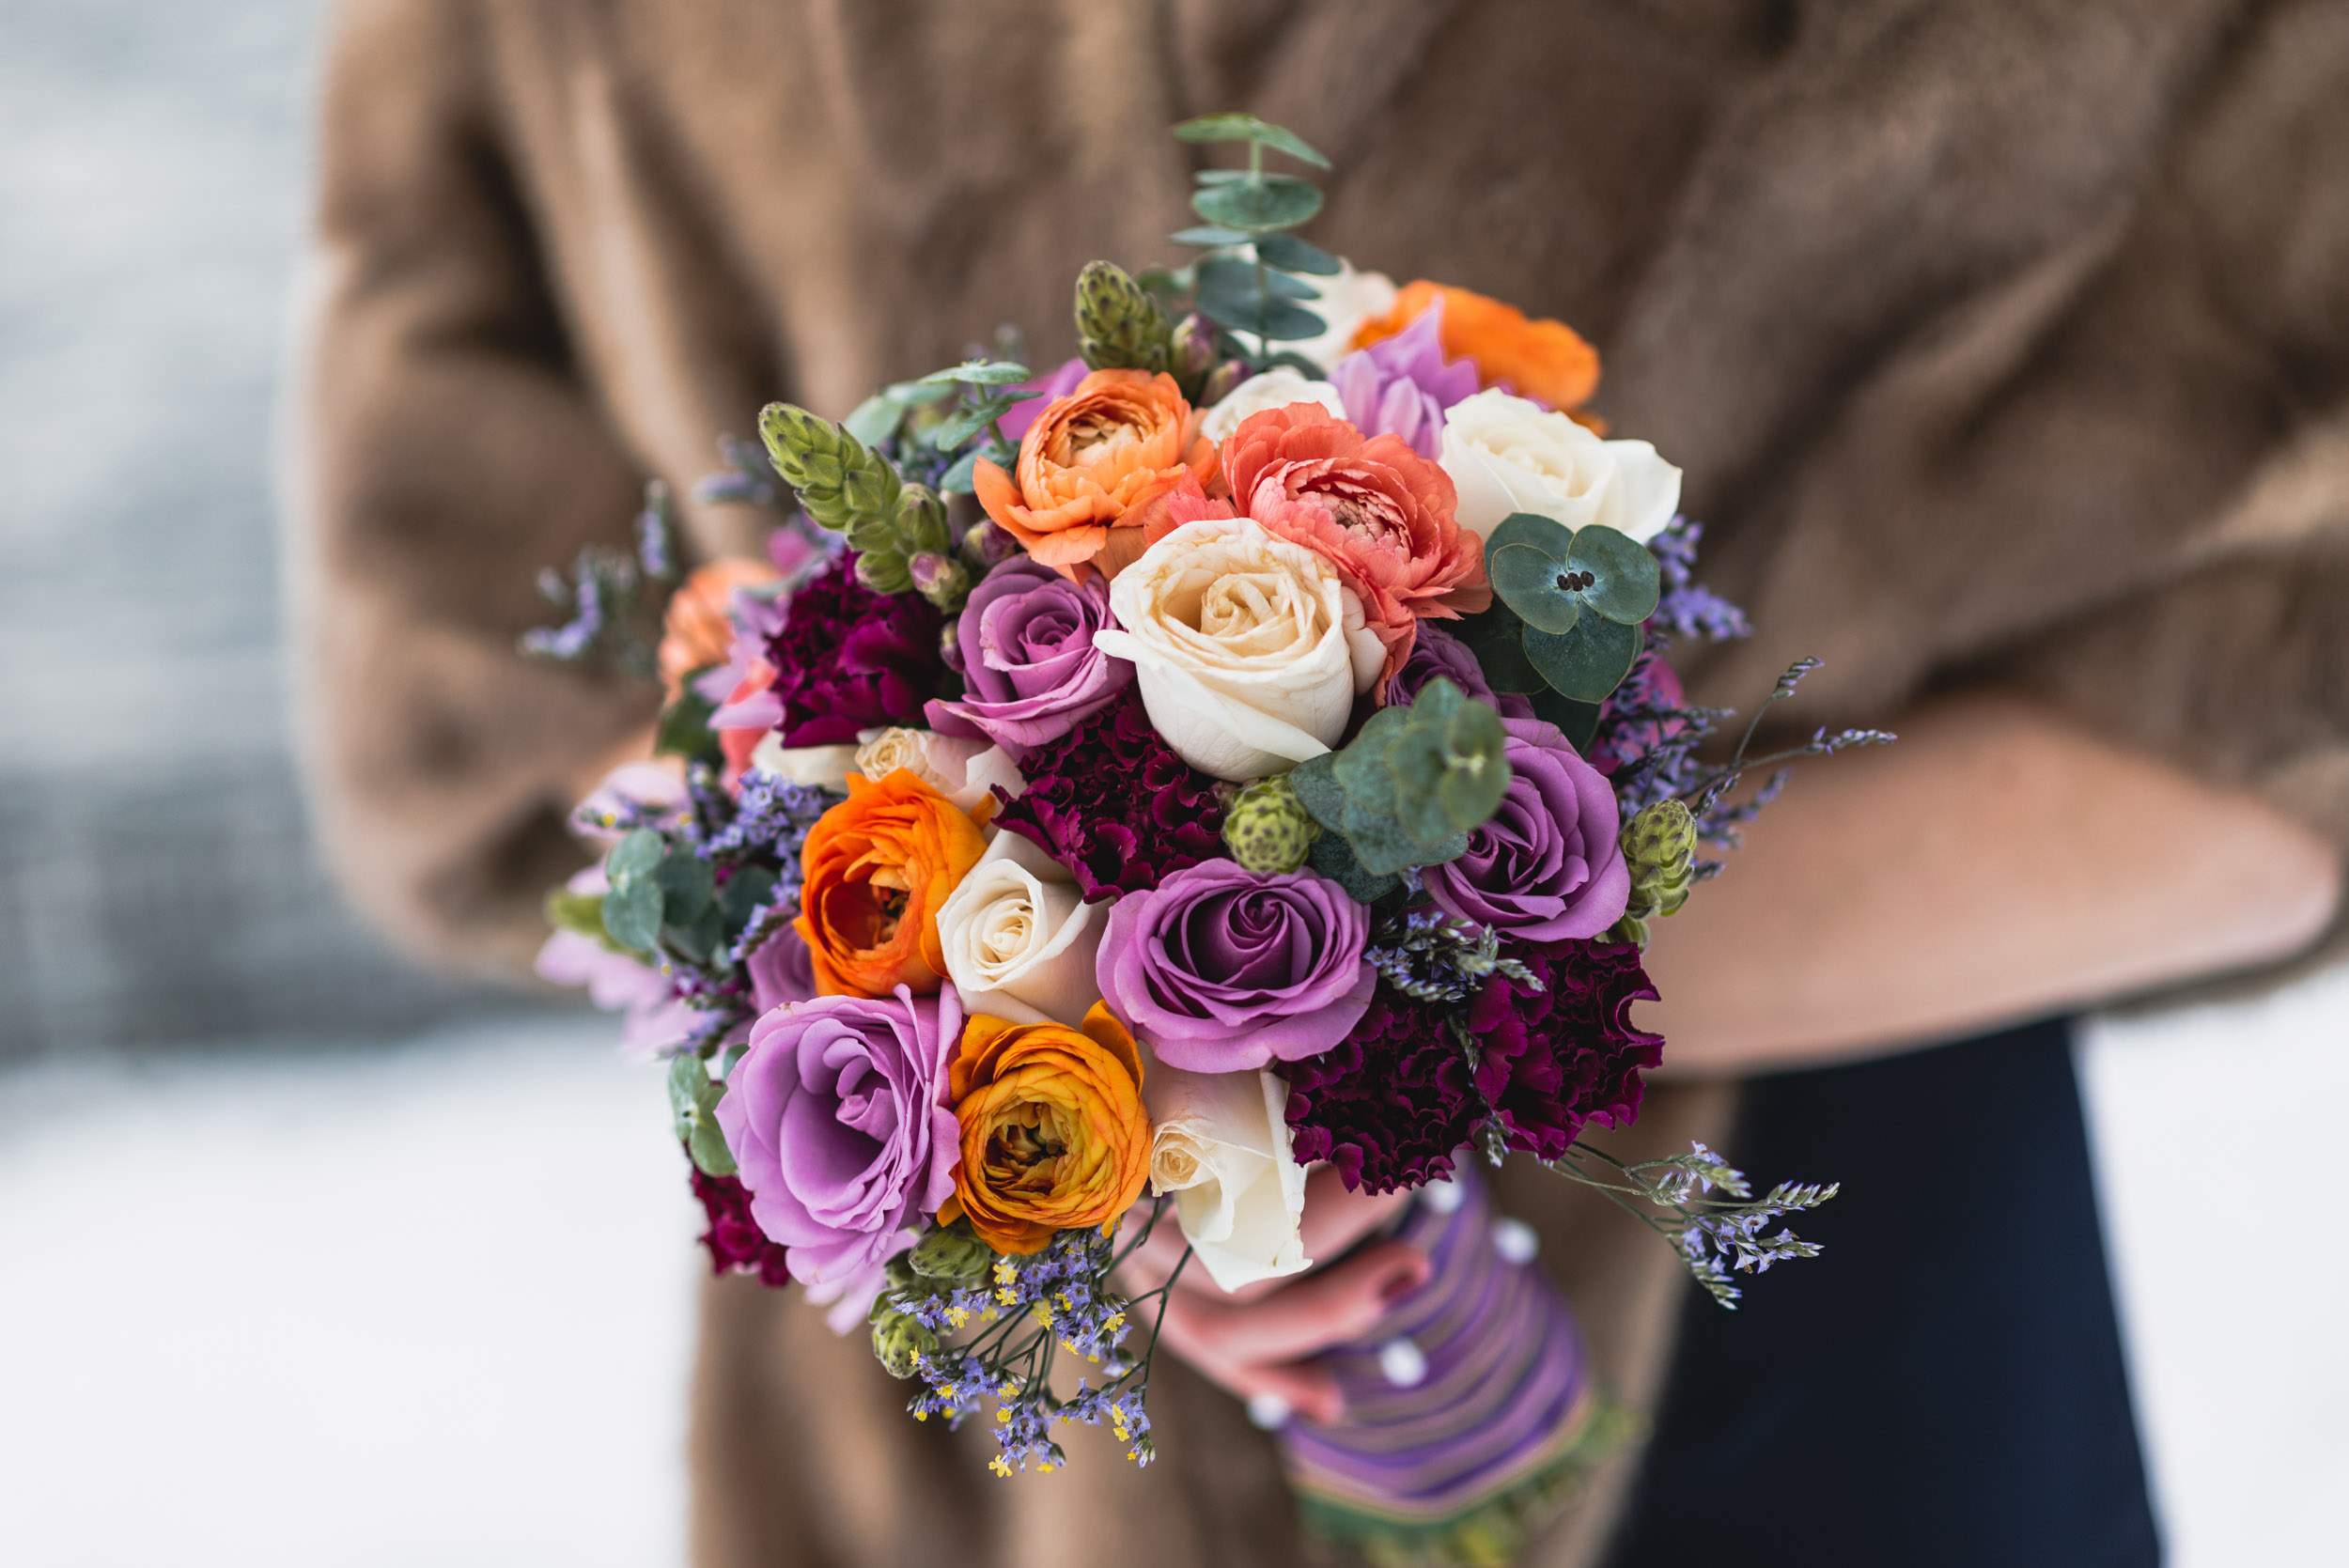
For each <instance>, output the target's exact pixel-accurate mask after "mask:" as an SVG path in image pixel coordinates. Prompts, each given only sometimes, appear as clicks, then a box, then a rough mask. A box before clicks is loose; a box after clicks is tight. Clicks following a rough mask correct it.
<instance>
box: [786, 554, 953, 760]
mask: <svg viewBox="0 0 2349 1568" xmlns="http://www.w3.org/2000/svg"><path fill="white" fill-rule="evenodd" d="M944 624H945V623H944V622H943V621H942V620H941V618H940V616H939V613H938V611H937V609H936V607H934V606H933V605H931V603H930V602H929V601H928V600H927V599H926V598H922V597H921V596H920V595H918V594H877V593H875V592H873V590H872V589H870V588H867V587H866V586H865V585H864V584H863V583H862V582H858V581H857V579H856V552H855V551H847V552H845V553H843V554H841V555H840V556H838V557H836V558H835V559H834V560H833V561H832V563H831V564H830V565H829V566H826V567H822V568H821V569H820V570H818V571H817V573H816V574H815V575H814V576H812V577H810V578H809V579H808V580H807V581H806V582H802V583H801V584H800V586H799V588H798V589H797V590H796V591H794V592H793V593H792V595H791V598H790V603H789V606H788V609H787V612H786V615H785V617H784V623H783V629H782V630H781V631H778V632H776V633H775V635H774V637H773V638H772V640H770V642H769V643H768V644H767V659H768V661H769V662H770V663H771V664H772V665H774V667H775V679H774V684H773V686H772V687H771V688H770V690H771V691H773V692H774V693H775V695H776V696H777V697H779V698H781V699H782V700H783V723H782V724H781V726H780V728H781V730H782V732H783V743H784V744H785V745H786V746H838V745H846V744H849V743H852V742H853V741H854V740H855V739H856V737H857V735H858V732H859V731H862V730H868V729H877V728H879V727H881V726H883V725H887V724H911V725H917V726H918V725H920V724H921V723H923V722H924V720H923V718H922V705H923V704H924V703H925V702H926V701H928V700H929V699H930V698H932V697H936V696H941V695H949V694H951V693H950V692H948V691H946V690H945V689H944V688H945V676H946V661H945V660H944V658H943V657H942V656H941V654H940V651H939V640H940V634H941V630H942V629H943V627H944Z"/></svg>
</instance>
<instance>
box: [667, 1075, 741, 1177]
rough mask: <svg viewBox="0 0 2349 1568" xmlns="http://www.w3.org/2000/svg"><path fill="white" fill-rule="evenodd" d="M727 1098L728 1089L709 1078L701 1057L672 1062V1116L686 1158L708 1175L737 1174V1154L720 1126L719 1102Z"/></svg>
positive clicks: (670, 1097) (670, 1098) (670, 1102)
mask: <svg viewBox="0 0 2349 1568" xmlns="http://www.w3.org/2000/svg"><path fill="white" fill-rule="evenodd" d="M725 1094H726V1091H725V1085H723V1084H722V1083H719V1082H717V1081H716V1080H715V1079H712V1078H711V1077H710V1076H709V1069H708V1068H707V1067H706V1066H704V1065H703V1064H702V1062H701V1059H700V1058H699V1057H696V1056H690V1055H688V1056H677V1057H672V1058H671V1059H670V1061H669V1113H670V1116H671V1119H672V1122H673V1125H674V1126H675V1127H676V1130H677V1138H678V1140H679V1141H681V1142H683V1143H684V1145H685V1152H686V1155H687V1157H690V1158H691V1159H692V1162H693V1163H694V1164H695V1165H696V1166H699V1167H700V1168H701V1171H702V1173H703V1174H705V1175H710V1176H731V1175H733V1174H734V1173H735V1164H734V1151H732V1150H731V1149H729V1148H727V1147H726V1140H725V1134H724V1132H723V1130H721V1129H720V1127H719V1126H718V1102H719V1101H720V1100H722V1099H723V1098H725Z"/></svg>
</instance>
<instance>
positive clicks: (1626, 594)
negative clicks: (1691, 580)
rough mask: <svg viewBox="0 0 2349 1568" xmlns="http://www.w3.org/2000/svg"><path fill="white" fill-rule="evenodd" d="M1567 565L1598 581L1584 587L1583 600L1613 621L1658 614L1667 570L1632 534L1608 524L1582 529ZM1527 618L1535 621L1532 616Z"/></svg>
mask: <svg viewBox="0 0 2349 1568" xmlns="http://www.w3.org/2000/svg"><path fill="white" fill-rule="evenodd" d="M1566 566H1567V567H1568V569H1570V570H1574V571H1585V572H1589V573H1590V574H1591V576H1592V577H1593V579H1594V580H1595V581H1594V582H1592V584H1591V586H1589V587H1587V588H1584V589H1582V590H1580V593H1581V596H1582V602H1583V603H1584V604H1587V605H1589V606H1590V607H1591V608H1592V609H1593V610H1595V611H1597V612H1598V613H1600V614H1602V615H1604V616H1606V617H1607V618H1608V619H1609V620H1610V621H1619V622H1622V623H1623V624H1624V625H1626V626H1630V625H1636V624H1637V623H1639V622H1641V621H1644V620H1646V619H1647V618H1648V617H1649V616H1650V615H1653V614H1655V613H1656V601H1657V598H1659V597H1660V595H1661V593H1662V591H1663V570H1662V568H1661V567H1658V566H1657V561H1656V557H1655V556H1654V555H1653V554H1651V553H1649V551H1648V550H1647V547H1646V546H1644V545H1641V544H1639V543H1637V542H1636V541H1634V540H1633V539H1632V538H1631V536H1629V535H1626V534H1623V533H1619V532H1617V531H1616V530H1614V529H1612V528H1609V527H1607V526H1606V525H1605V524H1604V523H1596V522H1595V523H1591V524H1590V525H1588V526H1587V527H1583V528H1579V529H1577V530H1575V535H1574V543H1573V545H1572V546H1571V547H1570V548H1569V549H1568V550H1567V551H1566ZM1526 619H1527V620H1528V621H1529V622H1531V621H1532V616H1530V615H1529V616H1527V617H1526ZM1543 629H1544V630H1545V631H1554V630H1557V628H1555V627H1545V628H1543Z"/></svg>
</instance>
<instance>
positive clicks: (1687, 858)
mask: <svg viewBox="0 0 2349 1568" xmlns="http://www.w3.org/2000/svg"><path fill="white" fill-rule="evenodd" d="M1622 842H1623V858H1624V863H1625V865H1626V867H1627V868H1628V869H1629V870H1630V872H1631V897H1630V901H1629V903H1628V904H1626V906H1625V910H1624V912H1625V916H1626V919H1627V920H1629V921H1633V922H1646V921H1650V920H1656V919H1658V918H1660V917H1662V916H1665V915H1670V914H1676V913H1678V912H1679V909H1680V907H1681V906H1682V905H1683V904H1686V903H1687V902H1688V887H1689V884H1690V883H1691V882H1693V881H1694V880H1695V879H1696V853H1697V824H1696V818H1695V817H1694V816H1692V815H1689V812H1688V806H1687V805H1685V804H1683V803H1682V802H1681V801H1679V800H1658V801H1657V802H1656V803H1655V804H1654V805H1652V806H1643V807H1641V809H1640V811H1639V813H1638V815H1635V816H1633V817H1632V818H1631V820H1630V821H1628V822H1626V823H1625V824H1624V825H1623V839H1622ZM1631 939H1633V940H1638V941H1641V942H1644V941H1645V939H1646V933H1645V931H1644V929H1642V930H1641V932H1640V934H1639V935H1638V936H1637V937H1635V938H1631Z"/></svg>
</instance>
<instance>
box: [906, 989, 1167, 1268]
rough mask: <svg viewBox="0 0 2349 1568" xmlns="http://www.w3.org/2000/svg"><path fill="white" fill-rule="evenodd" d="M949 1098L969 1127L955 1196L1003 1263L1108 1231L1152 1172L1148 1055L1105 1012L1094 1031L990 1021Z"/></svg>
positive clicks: (1089, 1019)
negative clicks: (1145, 1090) (1055, 1240)
mask: <svg viewBox="0 0 2349 1568" xmlns="http://www.w3.org/2000/svg"><path fill="white" fill-rule="evenodd" d="M947 1093H948V1094H949V1096H950V1097H951V1098H952V1099H953V1100H954V1102H955V1119H956V1121H957V1122H958V1123H960V1124H961V1127H962V1163H961V1165H960V1167H959V1168H957V1171H956V1172H955V1195H954V1197H952V1198H950V1199H948V1200H947V1202H946V1203H945V1205H944V1206H943V1207H941V1209H940V1210H939V1212H938V1219H939V1223H940V1224H941V1225H943V1224H951V1223H953V1221H954V1219H955V1217H956V1215H957V1213H960V1214H964V1215H968V1216H969V1217H970V1219H971V1228H972V1230H973V1231H976V1232H977V1233H978V1234H979V1239H980V1240H982V1241H984V1242H986V1243H987V1244H988V1246H989V1247H992V1248H994V1249H995V1250H997V1251H998V1252H1036V1251H1041V1250H1043V1249H1044V1247H1045V1246H1046V1245H1047V1244H1048V1243H1050V1241H1051V1239H1052V1235H1053V1233H1055V1232H1057V1231H1069V1230H1079V1229H1082V1228H1086V1227H1090V1226H1096V1225H1106V1224H1108V1223H1109V1222H1110V1221H1111V1220H1112V1219H1116V1218H1117V1217H1118V1216H1119V1215H1121V1214H1123V1213H1125V1212H1126V1211H1127V1209H1128V1208H1130V1207H1132V1206H1133V1202H1134V1200H1135V1199H1136V1198H1137V1197H1139V1196H1140V1195H1141V1193H1142V1184H1143V1181H1144V1180H1145V1179H1146V1178H1147V1177H1148V1175H1149V1173H1150V1118H1149V1115H1148V1114H1147V1113H1146V1112H1145V1111H1144V1110H1143V1108H1142V1054H1141V1052H1140V1051H1138V1050H1137V1049H1136V1048H1135V1047H1134V1039H1133V1036H1132V1035H1130V1034H1128V1033H1127V1032H1126V1026H1125V1025H1123V1024H1121V1023H1119V1022H1118V1021H1117V1019H1116V1018H1115V1017H1112V1015H1111V1013H1110V1010H1109V1009H1108V1008H1107V1007H1104V1006H1102V1005H1101V1004H1100V1003H1099V1002H1095V1003H1094V1004H1093V1009H1092V1011H1091V1012H1089V1013H1087V1014H1086V1015H1085V1018H1084V1027H1083V1028H1082V1029H1070V1028H1068V1027H1067V1026H1066V1025H1065V1024H1056V1023H1041V1024H1014V1023H1007V1022H1005V1021H1004V1020H1003V1019H1002V1018H992V1017H987V1016H985V1015H984V1014H982V1015H978V1016H975V1017H972V1018H971V1020H970V1021H969V1022H968V1023H966V1024H965V1025H964V1026H963V1031H962V1044H961V1048H959V1049H958V1050H957V1051H956V1053H955V1057H954V1061H953V1063H952V1065H951V1067H950V1068H949V1070H948V1077H947Z"/></svg>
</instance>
